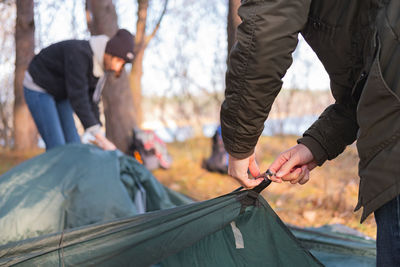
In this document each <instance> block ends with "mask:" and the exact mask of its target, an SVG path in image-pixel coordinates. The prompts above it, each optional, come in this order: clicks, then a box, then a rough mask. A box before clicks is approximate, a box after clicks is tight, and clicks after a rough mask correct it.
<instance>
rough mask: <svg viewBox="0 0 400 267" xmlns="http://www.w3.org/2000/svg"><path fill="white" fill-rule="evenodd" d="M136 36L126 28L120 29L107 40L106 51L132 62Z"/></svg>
mask: <svg viewBox="0 0 400 267" xmlns="http://www.w3.org/2000/svg"><path fill="white" fill-rule="evenodd" d="M134 38H135V37H134V36H133V35H132V34H131V33H130V32H128V31H127V30H125V29H120V30H118V31H117V33H116V34H115V35H114V36H113V37H112V38H111V39H110V40H108V42H107V45H106V51H105V52H106V53H107V54H110V55H112V56H115V57H119V58H122V59H124V60H125V62H127V63H129V62H132V60H133V57H134V53H133V48H134V46H135V43H134Z"/></svg>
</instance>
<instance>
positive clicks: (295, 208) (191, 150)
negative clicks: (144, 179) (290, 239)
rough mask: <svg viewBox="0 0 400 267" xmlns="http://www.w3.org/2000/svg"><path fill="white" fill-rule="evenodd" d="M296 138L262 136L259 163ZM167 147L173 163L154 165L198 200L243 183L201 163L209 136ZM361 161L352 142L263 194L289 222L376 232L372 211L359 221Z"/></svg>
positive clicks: (176, 186) (266, 162) (173, 185)
mask: <svg viewBox="0 0 400 267" xmlns="http://www.w3.org/2000/svg"><path fill="white" fill-rule="evenodd" d="M295 144H296V137H287V136H286V137H262V138H261V139H260V142H259V144H258V147H257V152H258V153H257V154H258V162H259V165H260V168H261V169H262V170H266V169H267V168H268V166H269V165H270V163H271V162H272V161H273V159H274V158H275V157H276V156H277V155H278V154H279V153H280V152H282V151H283V150H286V149H288V148H289V147H291V146H293V145H295ZM168 148H169V152H170V153H171V155H172V157H173V158H174V163H173V166H172V168H171V169H169V170H157V171H154V175H155V176H156V177H157V178H158V179H159V180H160V181H161V182H162V183H163V184H165V185H166V186H168V187H170V188H172V189H174V190H176V191H180V192H182V193H185V194H187V195H189V196H191V197H193V198H195V199H197V200H206V199H209V198H213V197H216V196H220V195H222V194H226V193H229V192H231V191H233V190H234V189H236V188H237V187H239V184H238V183H237V182H236V181H234V180H233V179H231V178H230V177H229V176H227V175H222V174H217V173H210V172H207V171H206V170H204V169H202V168H201V162H202V160H203V158H207V157H208V156H209V155H210V153H211V152H210V151H211V143H210V140H209V139H206V138H198V139H193V140H189V141H187V142H184V143H172V144H169V145H168ZM357 166H358V156H357V151H356V148H355V147H354V146H350V147H348V148H347V149H346V151H345V152H344V153H343V154H342V155H340V156H339V157H338V158H337V159H335V160H334V161H330V162H326V163H325V164H324V166H323V167H320V168H316V169H315V170H313V172H312V175H311V180H310V181H309V182H308V183H307V184H306V185H303V186H301V185H291V184H289V183H283V184H271V185H270V186H269V187H268V188H267V189H266V190H264V192H263V193H262V195H263V196H264V198H265V199H266V200H267V201H268V202H269V204H270V205H271V206H272V207H273V208H274V210H275V211H276V212H277V213H278V215H279V216H280V217H281V219H282V220H283V221H284V222H286V223H289V224H293V225H297V226H300V227H310V226H314V227H317V226H321V225H324V224H335V223H340V224H344V225H347V226H349V227H351V228H354V229H357V230H359V231H360V232H362V233H364V234H366V235H368V236H371V237H374V236H375V232H376V226H375V222H374V219H373V216H370V217H369V218H368V219H367V220H366V222H364V223H363V224H360V223H359V221H360V217H361V212H360V211H358V212H356V213H354V212H353V209H354V207H355V205H356V203H357V194H358V182H359V178H358V175H357Z"/></svg>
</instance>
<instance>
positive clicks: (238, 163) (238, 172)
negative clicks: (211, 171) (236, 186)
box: [228, 153, 264, 189]
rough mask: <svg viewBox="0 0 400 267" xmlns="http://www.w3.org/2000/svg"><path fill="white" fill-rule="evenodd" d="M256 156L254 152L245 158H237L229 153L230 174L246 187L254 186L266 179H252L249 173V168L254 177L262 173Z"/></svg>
mask: <svg viewBox="0 0 400 267" xmlns="http://www.w3.org/2000/svg"><path fill="white" fill-rule="evenodd" d="M255 157H256V156H255V154H254V153H253V154H252V155H251V156H249V157H247V158H244V159H237V158H234V157H232V156H231V155H229V165H228V174H229V175H230V176H232V177H233V178H235V179H236V180H237V181H238V182H239V183H240V184H241V185H242V186H243V187H245V188H249V189H250V188H254V187H256V186H257V185H259V184H260V183H261V182H262V181H263V180H264V178H258V179H250V178H249V175H248V173H247V170H249V171H250V173H251V175H252V176H253V177H257V176H259V175H260V169H259V167H258V165H257V162H256V159H255Z"/></svg>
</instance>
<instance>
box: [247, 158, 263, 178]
mask: <svg viewBox="0 0 400 267" xmlns="http://www.w3.org/2000/svg"><path fill="white" fill-rule="evenodd" d="M249 171H250V173H251V175H252V176H253V177H258V176H259V175H260V168H259V167H258V164H257V161H256V159H255V156H254V154H253V156H252V157H250V159H249Z"/></svg>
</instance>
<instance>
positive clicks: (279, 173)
mask: <svg viewBox="0 0 400 267" xmlns="http://www.w3.org/2000/svg"><path fill="white" fill-rule="evenodd" d="M282 174H283V173H282V172H281V171H279V172H277V173H276V174H275V176H278V177H282Z"/></svg>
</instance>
